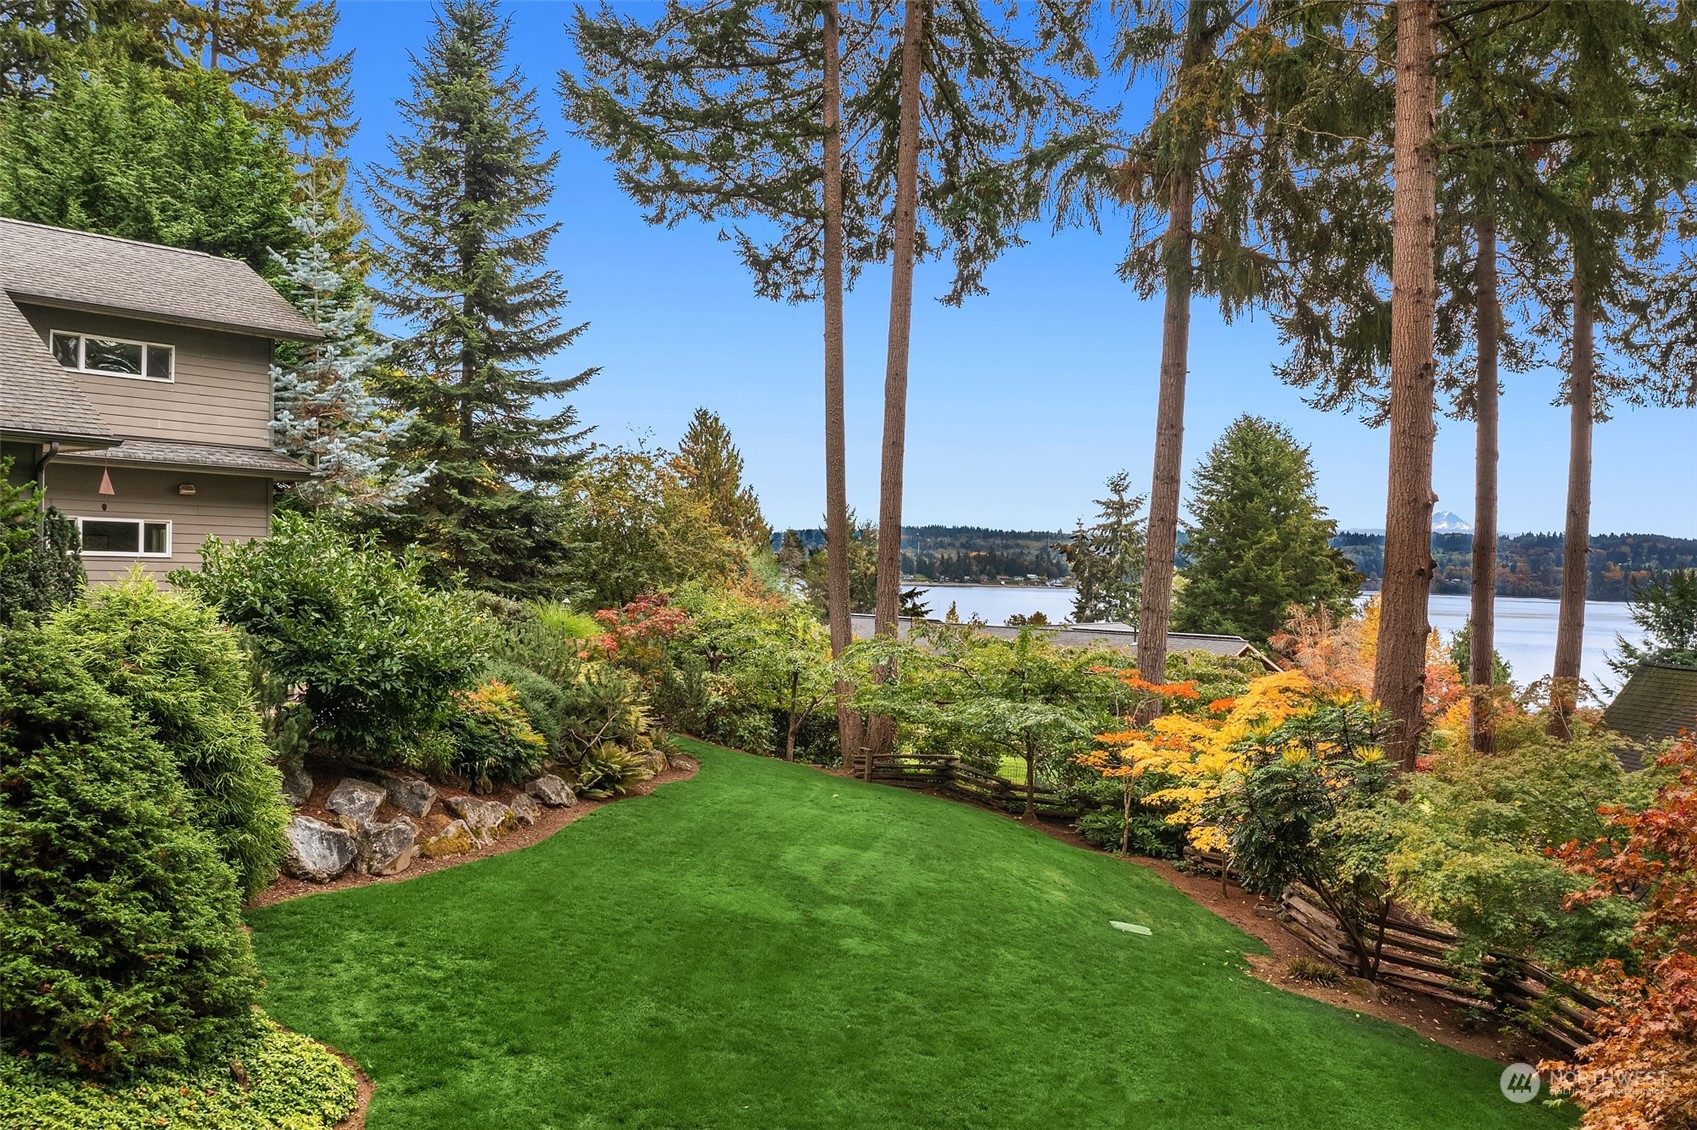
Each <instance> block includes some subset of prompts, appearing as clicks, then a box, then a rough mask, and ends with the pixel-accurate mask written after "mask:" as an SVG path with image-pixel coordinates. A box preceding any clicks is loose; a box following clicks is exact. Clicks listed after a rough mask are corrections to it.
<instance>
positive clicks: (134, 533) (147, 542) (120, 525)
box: [77, 518, 171, 557]
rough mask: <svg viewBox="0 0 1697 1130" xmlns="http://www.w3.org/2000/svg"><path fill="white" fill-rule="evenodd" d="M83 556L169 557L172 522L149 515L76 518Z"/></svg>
mask: <svg viewBox="0 0 1697 1130" xmlns="http://www.w3.org/2000/svg"><path fill="white" fill-rule="evenodd" d="M77 533H78V534H80V535H81V536H82V552H83V556H84V557H169V556H171V523H169V522H156V521H153V520H151V519H148V518H78V519H77Z"/></svg>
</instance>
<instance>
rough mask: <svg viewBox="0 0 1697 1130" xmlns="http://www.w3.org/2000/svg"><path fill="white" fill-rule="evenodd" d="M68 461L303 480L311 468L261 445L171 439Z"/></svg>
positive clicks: (127, 442)
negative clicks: (185, 441)
mask: <svg viewBox="0 0 1697 1130" xmlns="http://www.w3.org/2000/svg"><path fill="white" fill-rule="evenodd" d="M60 459H61V460H63V461H65V462H68V463H99V464H102V465H104V464H108V463H111V464H116V465H118V466H131V467H159V468H177V469H181V470H184V471H219V472H221V473H223V474H226V475H260V476H263V477H265V478H269V479H304V478H306V477H307V476H309V475H311V474H312V469H311V468H310V467H308V466H307V465H306V464H304V463H300V462H297V461H295V460H293V459H290V458H289V457H288V456H286V455H278V454H277V453H276V452H274V451H269V450H267V449H265V448H263V447H229V446H227V445H225V444H220V443H183V442H180V441H178V440H171V439H124V440H122V441H120V442H119V444H118V446H117V447H112V448H108V449H107V450H105V451H89V452H80V453H75V454H69V455H62V456H60Z"/></svg>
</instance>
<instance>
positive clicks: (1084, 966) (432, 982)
mask: <svg viewBox="0 0 1697 1130" xmlns="http://www.w3.org/2000/svg"><path fill="white" fill-rule="evenodd" d="M689 749H690V752H691V753H696V754H698V755H699V757H700V758H701V762H702V768H701V772H700V773H699V774H698V775H697V776H696V777H695V778H693V779H692V780H689V781H684V782H679V783H676V784H672V785H668V786H666V787H664V788H662V789H660V790H659V791H658V792H656V793H654V794H653V795H652V796H648V797H644V798H641V799H637V800H633V801H629V802H625V803H621V804H615V805H609V806H607V807H605V808H603V809H601V810H599V811H597V812H595V813H592V814H591V815H589V816H587V817H585V818H584V819H583V820H581V821H579V822H577V823H575V824H573V825H571V826H570V827H568V828H567V829H565V830H564V831H563V832H561V833H559V834H558V835H556V836H554V837H553V838H552V839H550V840H548V841H546V842H544V843H541V844H538V845H536V846H534V847H531V848H527V849H525V850H523V851H519V852H513V853H511V854H508V855H503V856H499V857H496V858H493V859H489V860H485V861H481V862H477V863H471V864H467V865H465V866H462V867H457V868H453V869H450V870H445V871H441V872H437V873H435V874H432V875H428V876H424V877H421V878H419V879H415V880H411V881H408V882H404V883H396V884H382V885H375V886H369V887H365V888H363V889H359V890H351V891H346V892H338V893H335V894H326V895H321V896H315V897H312V898H306V899H301V900H297V901H294V902H289V903H283V904H279V905H277V906H273V907H269V908H266V909H264V910H260V911H256V912H254V913H253V914H252V915H251V921H252V924H253V927H254V941H255V943H256V945H257V947H258V951H259V954H260V958H261V961H262V963H263V965H264V968H265V971H266V974H267V976H268V978H269V980H270V986H269V989H268V990H267V995H266V1002H265V1003H266V1007H267V1008H268V1009H269V1010H270V1012H271V1013H272V1014H273V1015H274V1016H276V1017H277V1018H278V1019H279V1020H280V1021H281V1022H283V1023H284V1024H287V1025H289V1026H291V1027H293V1028H296V1029H298V1030H300V1031H304V1032H306V1033H309V1034H310V1035H313V1036H315V1037H317V1038H319V1039H322V1040H326V1041H328V1042H329V1043H331V1044H333V1045H335V1046H336V1047H337V1048H339V1049H341V1050H342V1051H344V1052H347V1053H349V1054H351V1055H352V1056H354V1057H355V1058H357V1059H358V1060H359V1061H360V1063H361V1064H362V1065H364V1067H365V1069H366V1070H367V1071H368V1072H369V1073H370V1074H371V1076H372V1077H373V1079H375V1081H376V1083H377V1094H376V1100H375V1102H374V1104H373V1106H372V1108H371V1111H370V1121H369V1122H368V1123H367V1125H368V1127H369V1128H370V1130H391V1128H397V1127H409V1128H411V1127H418V1128H424V1127H429V1128H433V1130H443V1128H454V1127H517V1128H521V1130H550V1128H566V1127H611V1126H628V1127H758V1128H763V1130H764V1128H773V1127H798V1128H800V1127H880V1128H881V1127H969V1126H970V1127H1043V1128H1046V1130H1052V1128H1060V1127H1065V1128H1069V1130H1070V1128H1075V1127H1098V1126H1099V1127H1186V1128H1201V1127H1221V1128H1225V1127H1233V1128H1243V1127H1289V1128H1293V1130H1330V1128H1334V1127H1336V1128H1355V1127H1373V1128H1375V1130H1379V1128H1391V1127H1434V1128H1443V1130H1453V1128H1456V1127H1497V1126H1504V1127H1507V1126H1515V1127H1521V1126H1535V1125H1536V1126H1553V1125H1565V1124H1567V1123H1568V1122H1569V1121H1570V1120H1569V1119H1567V1118H1564V1117H1562V1116H1560V1115H1557V1114H1554V1113H1552V1112H1550V1111H1548V1110H1545V1109H1542V1108H1540V1107H1539V1106H1538V1105H1537V1104H1530V1105H1528V1106H1516V1105H1513V1104H1511V1103H1509V1102H1507V1101H1506V1100H1504V1099H1503V1098H1502V1096H1501V1094H1500V1093H1499V1091H1498V1089H1497V1078H1498V1072H1499V1070H1500V1068H1499V1067H1498V1066H1497V1065H1495V1064H1492V1063H1489V1062H1487V1061H1485V1060H1482V1059H1477V1058H1474V1057H1471V1056H1466V1055H1463V1054H1461V1053H1459V1052H1456V1051H1452V1050H1450V1049H1448V1048H1444V1047H1440V1046H1437V1045H1434V1044H1431V1043H1429V1042H1427V1041H1424V1040H1422V1039H1420V1038H1419V1037H1417V1036H1415V1035H1414V1034H1413V1033H1411V1032H1409V1031H1406V1030H1404V1029H1401V1028H1397V1027H1395V1026H1392V1025H1389V1024H1384V1023H1381V1022H1379V1021H1376V1020H1373V1019H1371V1018H1365V1017H1361V1016H1358V1015H1356V1014H1354V1013H1351V1012H1347V1011H1342V1010H1339V1009H1335V1008H1331V1007H1328V1006H1326V1005H1322V1004H1319V1003H1316V1002H1314V1001H1310V1000H1307V999H1305V998H1302V997H1298V996H1293V995H1290V994H1287V993H1283V992H1280V991H1278V990H1276V989H1273V988H1271V987H1269V986H1267V985H1264V984H1262V983H1261V982H1259V981H1257V980H1255V979H1253V978H1252V977H1249V976H1248V975H1247V974H1245V973H1244V971H1243V966H1244V962H1243V958H1242V954H1243V953H1244V951H1245V950H1252V949H1254V948H1255V947H1256V946H1257V945H1258V943H1256V942H1254V941H1253V940H1252V939H1250V938H1249V937H1247V936H1246V935H1244V934H1242V933H1239V932H1238V931H1237V930H1235V929H1234V928H1232V927H1230V926H1228V925H1227V924H1225V923H1224V922H1222V921H1221V920H1220V919H1218V918H1216V917H1215V916H1213V915H1212V914H1209V913H1208V912H1207V911H1205V910H1202V909H1201V908H1200V907H1197V906H1196V905H1195V904H1193V903H1191V902H1189V901H1188V900H1186V899H1185V898H1184V897H1183V896H1182V895H1180V894H1179V893H1178V892H1176V891H1175V890H1173V889H1172V888H1171V887H1170V886H1168V885H1167V884H1166V883H1164V882H1163V881H1161V880H1160V879H1159V878H1157V877H1156V876H1154V875H1152V874H1150V873H1148V872H1146V871H1144V870H1142V869H1141V868H1138V867H1135V866H1131V865H1128V864H1126V863H1125V862H1123V861H1120V860H1116V859H1113V858H1111V857H1108V856H1105V855H1095V854H1091V853H1088V852H1084V851H1081V850H1079V849H1077V848H1075V847H1071V846H1068V845H1066V844H1063V843H1059V842H1057V841H1055V840H1051V839H1049V838H1047V837H1045V836H1043V835H1040V834H1038V833H1036V832H1033V831H1031V830H1029V829H1027V828H1023V827H1020V826H1019V825H1017V824H1014V823H1013V822H1011V821H1009V820H1006V819H1003V818H1001V817H999V816H996V815H993V814H990V813H987V812H980V811H977V810H975V809H972V808H968V807H965V806H962V805H958V804H952V803H949V802H947V801H942V800H938V799H935V798H930V797H925V796H921V795H917V794H914V793H907V792H903V791H901V790H899V789H894V788H888V787H884V786H878V785H866V784H862V783H859V782H854V781H847V780H842V779H839V778H835V777H831V776H827V775H825V774H822V773H819V772H816V771H813V770H810V769H807V768H802V767H796V766H791V765H785V764H783V763H781V762H777V761H771V760H766V759H761V758H754V757H750V756H747V755H744V754H739V753H733V752H730V751H726V750H719V749H717V748H714V747H710V746H702V745H699V744H695V743H691V744H690V745H689ZM1112 919H1120V920H1123V921H1130V922H1136V923H1140V924H1143V925H1146V926H1148V927H1150V929H1152V930H1153V931H1154V933H1153V936H1151V937H1141V936H1138V935H1135V934H1129V933H1124V932H1121V931H1118V930H1115V929H1112V928H1110V927H1109V925H1108V923H1109V921H1110V920H1112Z"/></svg>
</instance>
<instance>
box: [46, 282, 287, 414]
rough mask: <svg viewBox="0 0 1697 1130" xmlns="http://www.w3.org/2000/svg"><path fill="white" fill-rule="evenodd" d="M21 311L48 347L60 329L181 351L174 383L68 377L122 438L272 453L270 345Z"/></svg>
mask: <svg viewBox="0 0 1697 1130" xmlns="http://www.w3.org/2000/svg"><path fill="white" fill-rule="evenodd" d="M18 308H19V310H20V311H21V312H22V313H23V315H24V317H25V318H26V319H28V321H29V323H30V326H31V327H32V328H34V330H35V331H36V333H38V334H39V335H41V340H42V342H43V345H44V347H45V346H46V344H47V343H48V341H49V335H50V334H51V332H52V331H53V330H61V331H69V332H74V333H89V334H106V335H109V336H111V337H116V338H125V339H129V340H133V341H148V342H157V343H159V344H161V345H170V346H175V347H176V359H175V366H174V369H175V379H174V380H173V381H170V382H165V381H155V380H143V379H137V378H130V377H120V376H105V375H102V374H97V373H79V372H74V371H72V372H68V373H67V375H68V376H70V377H71V378H72V379H73V380H75V381H76V383H77V385H78V387H80V388H81V389H82V390H83V393H84V394H85V395H86V396H87V397H88V399H89V401H90V403H92V404H93V405H94V408H95V409H96V410H97V411H98V412H99V413H100V416H101V418H102V419H103V420H105V422H106V424H107V426H108V427H110V428H111V430H112V431H113V432H114V433H116V434H117V435H120V436H151V437H156V438H160V439H175V440H189V441H199V442H211V443H222V444H232V445H240V446H252V447H269V446H270V433H269V430H268V427H269V424H270V422H271V376H270V362H271V345H270V342H269V341H267V340H265V339H263V338H258V337H251V336H246V335H242V334H228V333H217V332H214V331H211V330H202V329H194V328H190V327H186V326H176V325H167V324H163V323H160V322H145V321H139V320H137V319H133V318H120V317H114V316H111V315H106V314H90V313H84V312H82V311H77V310H68V309H61V308H57V307H49V306H35V305H27V306H26V305H22V304H20V305H19V307H18Z"/></svg>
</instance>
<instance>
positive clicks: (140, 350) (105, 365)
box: [52, 330, 177, 381]
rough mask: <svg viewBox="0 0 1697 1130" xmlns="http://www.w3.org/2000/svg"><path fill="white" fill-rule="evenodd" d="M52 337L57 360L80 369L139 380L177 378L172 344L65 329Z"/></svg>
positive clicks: (79, 370)
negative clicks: (71, 331)
mask: <svg viewBox="0 0 1697 1130" xmlns="http://www.w3.org/2000/svg"><path fill="white" fill-rule="evenodd" d="M52 338H53V356H54V357H56V358H58V360H59V364H61V365H63V366H64V367H65V368H67V369H75V370H76V371H77V372H79V373H99V374H101V375H102V376H108V377H130V378H133V379H135V380H142V381H171V380H175V379H176V367H177V366H176V361H177V356H176V354H177V350H176V347H175V346H170V345H160V344H159V343H158V342H154V341H130V340H129V339H127V338H121V337H102V336H99V335H97V334H83V333H70V332H69V331H66V330H54V331H53V334H52Z"/></svg>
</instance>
